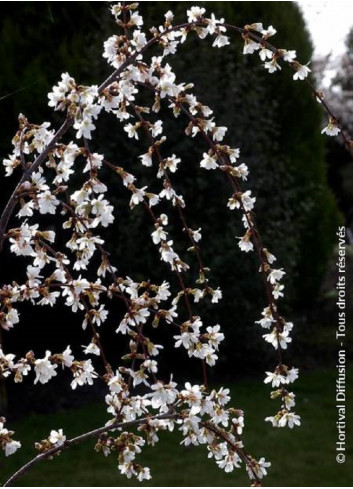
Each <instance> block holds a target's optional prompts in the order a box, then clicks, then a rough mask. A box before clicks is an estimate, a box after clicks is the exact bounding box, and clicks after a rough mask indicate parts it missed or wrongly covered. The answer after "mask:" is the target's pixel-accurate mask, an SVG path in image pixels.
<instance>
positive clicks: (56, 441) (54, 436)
mask: <svg viewBox="0 0 353 489" xmlns="http://www.w3.org/2000/svg"><path fill="white" fill-rule="evenodd" d="M49 441H50V443H52V444H53V445H55V446H57V447H60V446H62V445H63V444H64V443H65V441H66V436H65V435H64V433H63V430H62V429H61V428H60V429H59V430H58V431H56V430H51V432H50V436H49Z"/></svg>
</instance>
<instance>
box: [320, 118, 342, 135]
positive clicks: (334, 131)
mask: <svg viewBox="0 0 353 489" xmlns="http://www.w3.org/2000/svg"><path fill="white" fill-rule="evenodd" d="M340 132H341V129H340V128H339V127H338V125H337V122H336V121H335V120H334V119H332V117H330V120H329V123H328V124H327V126H326V127H324V128H323V129H322V131H321V134H326V135H327V136H337V135H338V134H339V133H340Z"/></svg>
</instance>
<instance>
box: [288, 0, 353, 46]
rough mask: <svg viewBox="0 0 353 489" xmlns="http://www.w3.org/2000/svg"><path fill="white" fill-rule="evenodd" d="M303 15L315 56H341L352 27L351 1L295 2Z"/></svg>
mask: <svg viewBox="0 0 353 489" xmlns="http://www.w3.org/2000/svg"><path fill="white" fill-rule="evenodd" d="M297 3H298V4H299V6H300V8H301V9H302V11H303V13H304V18H305V20H306V22H307V24H308V26H309V30H310V32H311V35H312V39H313V42H314V46H315V54H320V55H321V54H329V53H332V54H333V55H337V54H342V53H343V52H344V51H345V46H344V40H345V37H346V35H347V34H348V32H349V30H350V28H351V27H352V26H353V1H350V2H349V1H343V0H330V1H327V0H326V1H322V0H318V1H316V2H315V1H310V0H308V1H304V0H300V1H298V2H297Z"/></svg>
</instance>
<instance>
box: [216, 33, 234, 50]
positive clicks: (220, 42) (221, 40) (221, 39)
mask: <svg viewBox="0 0 353 489" xmlns="http://www.w3.org/2000/svg"><path fill="white" fill-rule="evenodd" d="M228 44H230V41H229V37H228V36H224V35H223V34H219V35H218V36H217V37H216V39H215V40H214V42H213V44H212V47H214V48H215V47H216V48H222V47H223V46H227V45H228Z"/></svg>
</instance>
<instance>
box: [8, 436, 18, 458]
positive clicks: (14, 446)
mask: <svg viewBox="0 0 353 489" xmlns="http://www.w3.org/2000/svg"><path fill="white" fill-rule="evenodd" d="M19 448H21V443H20V442H19V441H15V440H11V441H9V442H7V443H6V444H5V457H8V456H9V455H12V454H13V453H15V452H16V451H17V450H18V449H19Z"/></svg>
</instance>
